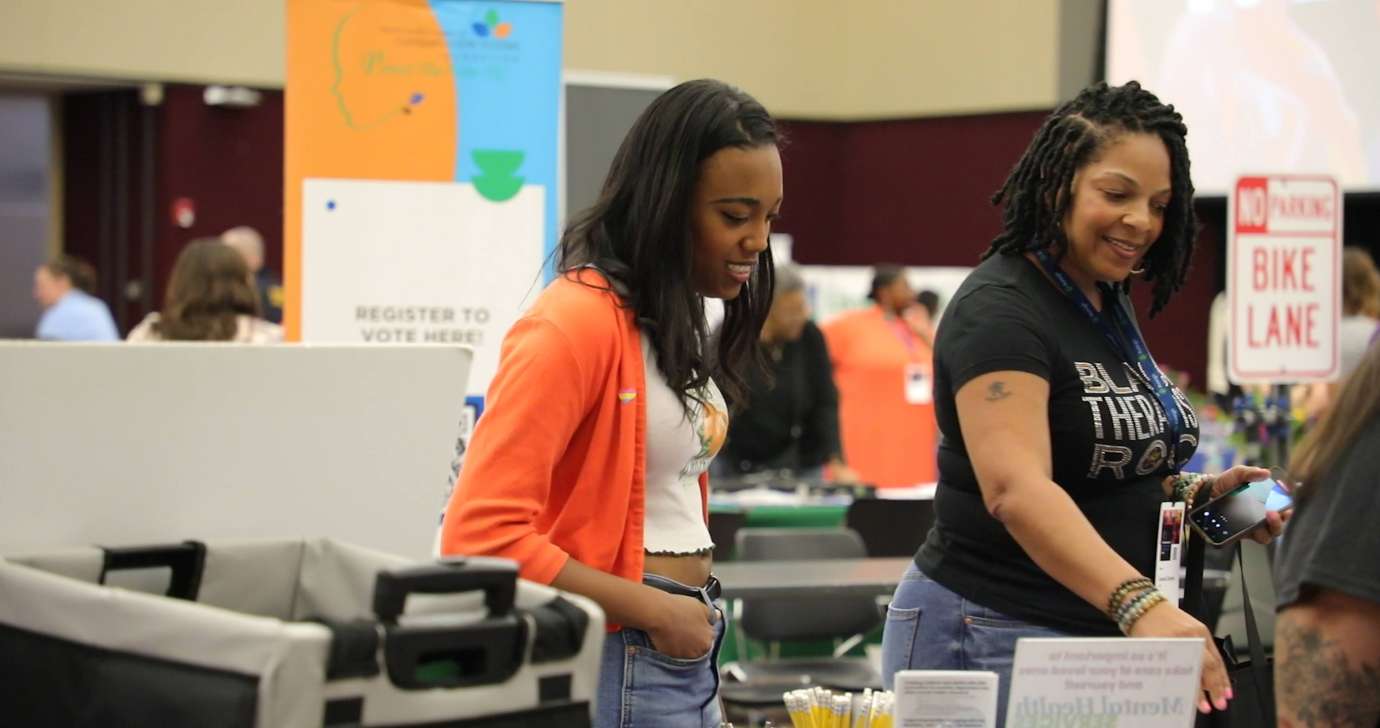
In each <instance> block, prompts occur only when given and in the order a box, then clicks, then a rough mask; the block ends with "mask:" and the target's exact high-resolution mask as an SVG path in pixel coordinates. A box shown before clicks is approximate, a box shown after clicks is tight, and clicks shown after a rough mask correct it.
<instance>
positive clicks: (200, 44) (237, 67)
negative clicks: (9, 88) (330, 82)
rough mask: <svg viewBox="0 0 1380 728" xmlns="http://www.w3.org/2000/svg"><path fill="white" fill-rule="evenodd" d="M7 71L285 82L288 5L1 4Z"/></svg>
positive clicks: (221, 0)
mask: <svg viewBox="0 0 1380 728" xmlns="http://www.w3.org/2000/svg"><path fill="white" fill-rule="evenodd" d="M0 71H12V72H21V73H43V74H54V75H70V76H80V77H90V78H113V79H126V80H135V81H190V82H202V83H213V82H221V83H238V84H246V85H251V86H266V87H276V86H281V85H282V84H283V0H114V1H113V2H106V1H104V0H0Z"/></svg>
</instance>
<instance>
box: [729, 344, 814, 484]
mask: <svg viewBox="0 0 1380 728" xmlns="http://www.w3.org/2000/svg"><path fill="white" fill-rule="evenodd" d="M767 354H768V356H767V360H768V362H769V365H770V367H771V370H772V374H773V379H772V381H770V382H768V380H767V379H766V377H765V376H763V373H761V372H758V371H756V370H755V369H753V370H752V371H751V372H750V373H749V375H748V403H747V408H746V409H744V410H743V411H742V412H738V413H736V414H734V415H733V418H732V421H731V422H730V423H729V425H728V440H727V442H725V443H724V447H723V450H722V451H720V452H719V457H718V460H719V461H720V462H723V463H726V465H727V468H728V470H729V471H730V472H737V473H751V472H755V471H758V470H763V469H775V468H792V469H801V468H814V467H818V466H820V465H823V464H824V463H825V462H827V461H828V460H829V458H831V457H833V456H835V455H839V454H841V451H840V448H839V394H838V390H837V389H836V388H835V387H834V368H833V365H832V364H830V363H829V348H828V346H827V345H826V344H825V342H824V334H823V333H821V332H820V330H819V327H818V326H816V325H815V324H814V323H813V322H810V321H807V322H805V329H804V330H803V331H802V332H801V334H800V338H798V339H796V340H795V341H788V342H786V343H785V344H782V345H781V346H780V347H779V348H776V349H775V351H771V350H769V351H768V352H767Z"/></svg>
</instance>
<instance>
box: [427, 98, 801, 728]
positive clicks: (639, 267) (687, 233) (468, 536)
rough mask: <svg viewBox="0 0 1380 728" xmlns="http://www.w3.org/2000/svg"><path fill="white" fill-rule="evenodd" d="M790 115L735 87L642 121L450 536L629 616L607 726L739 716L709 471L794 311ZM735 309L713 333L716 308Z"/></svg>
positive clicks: (510, 371) (465, 470)
mask: <svg viewBox="0 0 1380 728" xmlns="http://www.w3.org/2000/svg"><path fill="white" fill-rule="evenodd" d="M781 200H782V182H781V156H780V154H779V153H778V151H777V131H776V125H775V122H774V121H773V120H772V118H771V116H770V115H768V113H767V112H766V110H765V109H763V108H762V106H761V105H760V104H758V103H757V102H756V101H755V100H753V99H752V97H750V96H748V95H747V94H745V93H743V92H742V91H739V90H738V89H735V88H733V87H730V86H727V85H725V84H722V83H719V82H717V81H705V80H702V81H691V82H687V83H683V84H681V85H679V86H676V87H675V88H673V89H671V90H670V91H667V92H666V93H664V94H662V95H661V96H660V97H658V98H657V99H656V100H655V101H653V102H652V104H651V105H650V106H649V107H647V109H646V111H644V112H643V114H642V116H641V117H639V118H638V120H637V121H636V122H635V123H634V124H633V127H632V129H631V130H630V131H629V132H628V135H627V137H626V138H625V139H624V140H623V144H622V146H621V147H620V148H619V150H618V154H617V156H616V157H615V158H614V161H613V164H612V166H611V167H610V169H609V175H608V178H607V179H606V180H605V182H604V188H603V191H602V192H601V194H600V196H599V199H598V201H597V202H595V204H594V206H593V207H592V208H590V209H588V210H586V211H584V212H583V213H581V214H580V215H578V216H576V217H575V218H574V219H573V220H572V221H571V223H570V224H569V226H568V227H567V228H566V231H565V234H564V236H563V237H562V238H561V242H560V247H559V249H558V251H557V263H558V265H557V268H558V270H559V271H560V274H559V275H558V276H557V278H556V280H555V281H554V282H552V283H551V285H550V286H548V287H547V288H546V290H545V291H543V292H542V294H541V296H540V297H539V298H538V299H537V301H536V302H535V303H534V304H533V306H532V308H531V310H530V311H528V312H527V313H526V314H525V315H524V316H523V317H522V318H521V319H520V320H519V321H518V322H517V323H516V324H514V325H513V328H512V329H511V330H510V331H509V332H508V335H507V336H506V337H505V339H504V342H503V347H502V351H501V354H500V359H499V368H498V372H497V374H496V375H495V376H494V379H493V382H492V384H491V385H490V387H489V391H488V396H487V403H488V407H487V408H486V409H485V412H484V415H483V416H482V417H481V418H480V419H479V421H478V423H477V427H476V429H475V433H474V437H473V440H472V441H471V443H470V446H469V449H468V452H467V453H466V455H465V457H466V460H465V462H464V464H463V466H462V468H461V470H460V475H459V479H458V481H457V483H456V485H455V489H454V491H453V493H452V495H451V499H450V502H449V504H448V506H447V508H446V511H445V515H444V518H443V521H442V526H441V551H442V553H445V554H475V555H489V556H501V557H507V558H510V559H514V560H515V561H517V562H518V566H519V574H520V575H521V576H522V577H523V578H525V579H530V580H533V581H538V582H542V583H547V584H551V585H552V586H555V587H556V588H559V589H563V590H566V591H570V592H574V593H577V594H581V595H584V596H586V597H589V598H590V599H593V600H594V601H595V602H598V603H599V605H600V606H601V607H603V609H604V612H605V614H606V615H607V617H608V622H609V634H608V636H607V637H606V641H605V644H604V659H603V663H602V665H601V669H600V677H599V688H598V697H597V715H596V720H595V725H597V726H601V727H603V726H607V727H610V728H611V727H613V726H620V727H622V728H637V727H639V726H666V725H674V726H708V727H710V728H717V726H718V725H719V723H720V721H721V720H722V710H721V708H720V706H719V701H718V683H719V679H718V667H717V663H718V649H719V644H720V642H721V640H722V638H723V617H722V613H721V612H719V610H718V609H717V608H716V607H715V606H714V600H715V599H716V598H717V596H718V582H717V581H716V580H715V579H714V578H713V576H712V574H711V565H712V564H711V559H712V552H713V548H714V543H713V541H712V540H711V538H710V536H709V530H708V525H707V524H708V476H707V473H708V469H709V465H710V462H711V461H712V460H713V459H714V456H715V455H716V454H717V453H718V451H719V449H720V448H721V447H722V446H723V442H724V439H725V437H726V435H727V431H728V410H729V406H728V405H729V404H730V403H741V402H742V395H743V393H744V390H745V384H744V373H745V370H746V369H747V368H748V367H749V366H750V365H751V364H752V362H753V361H754V358H755V357H760V354H759V353H758V352H759V347H758V344H757V340H758V336H759V333H760V331H761V328H762V322H763V321H764V319H765V318H766V315H767V311H768V309H769V307H770V306H771V300H772V276H773V274H772V259H771V253H770V250H769V249H768V247H767V236H768V235H769V234H770V232H771V226H772V223H773V222H774V221H775V220H776V218H777V216H778V215H779V214H780V209H781ZM706 298H718V299H723V301H724V310H725V317H724V321H723V325H722V327H721V328H720V329H719V331H718V333H717V335H716V336H715V337H714V339H713V340H712V341H711V340H710V338H709V334H708V326H707V324H706V321H705V315H704V300H705V299H706Z"/></svg>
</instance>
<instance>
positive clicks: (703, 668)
mask: <svg viewBox="0 0 1380 728" xmlns="http://www.w3.org/2000/svg"><path fill="white" fill-rule="evenodd" d="M714 611H715V612H716V615H717V617H718V618H717V619H716V620H715V622H714V645H713V647H710V648H709V652H708V653H707V654H705V655H703V656H702V657H698V658H695V659H693V660H684V659H680V658H678V657H670V656H668V655H664V654H662V653H660V652H657V651H656V650H655V649H653V648H652V641H651V639H649V638H648V637H647V633H646V632H643V631H642V630H640V629H633V628H631V627H625V628H623V629H621V630H619V631H617V632H613V633H611V634H609V635H608V636H607V637H605V638H604V658H603V662H602V663H600V665H599V694H598V696H597V705H596V707H595V710H596V712H595V718H594V728H652V727H658V728H659V727H664V728H719V723H721V722H723V710H722V708H721V707H720V706H719V648H720V647H721V646H722V645H723V641H724V615H723V611H722V610H720V609H718V608H717V607H715V608H714Z"/></svg>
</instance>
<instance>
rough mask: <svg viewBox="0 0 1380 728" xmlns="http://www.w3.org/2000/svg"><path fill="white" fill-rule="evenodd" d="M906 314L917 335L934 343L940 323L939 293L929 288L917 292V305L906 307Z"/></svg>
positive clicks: (907, 320)
mask: <svg viewBox="0 0 1380 728" xmlns="http://www.w3.org/2000/svg"><path fill="white" fill-rule="evenodd" d="M905 316H906V323H908V324H910V328H911V330H912V331H914V332H915V335H916V336H919V337H920V338H922V339H924V340H925V342H926V343H928V344H930V345H933V344H934V331H935V327H937V326H938V325H939V294H938V293H935V292H934V291H931V290H930V289H928V288H926V289H925V290H923V291H921V292H919V293H917V294H915V305H914V306H911V307H910V308H907V309H906V313H905Z"/></svg>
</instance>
